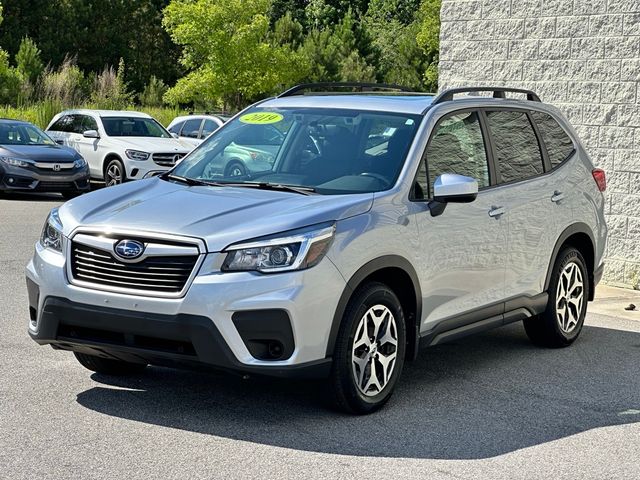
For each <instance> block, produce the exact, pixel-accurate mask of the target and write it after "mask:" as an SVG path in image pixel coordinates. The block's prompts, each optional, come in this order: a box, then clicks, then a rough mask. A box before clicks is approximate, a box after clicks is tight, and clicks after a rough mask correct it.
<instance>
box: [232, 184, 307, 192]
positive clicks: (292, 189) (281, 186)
mask: <svg viewBox="0 0 640 480" xmlns="http://www.w3.org/2000/svg"><path fill="white" fill-rule="evenodd" d="M224 185H228V186H231V187H250V188H258V189H260V190H279V191H281V192H291V193H298V194H300V195H315V194H316V189H315V188H312V187H302V186H299V185H287V184H284V183H268V182H235V183H231V182H224Z"/></svg>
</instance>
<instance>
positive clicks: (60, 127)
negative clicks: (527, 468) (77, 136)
mask: <svg viewBox="0 0 640 480" xmlns="http://www.w3.org/2000/svg"><path fill="white" fill-rule="evenodd" d="M72 120H73V119H72V118H71V115H63V116H62V117H60V118H59V119H58V120H56V121H55V122H54V124H53V125H51V128H49V130H51V131H52V132H70V131H71V122H72Z"/></svg>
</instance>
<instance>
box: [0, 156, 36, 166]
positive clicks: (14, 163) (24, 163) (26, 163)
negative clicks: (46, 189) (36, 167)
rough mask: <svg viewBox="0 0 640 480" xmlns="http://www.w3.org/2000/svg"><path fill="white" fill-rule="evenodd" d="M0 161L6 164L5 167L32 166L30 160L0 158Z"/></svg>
mask: <svg viewBox="0 0 640 480" xmlns="http://www.w3.org/2000/svg"><path fill="white" fill-rule="evenodd" d="M0 161H2V162H4V163H6V164H7V165H11V166H13V167H28V166H29V165H31V164H32V162H31V161H30V160H23V159H22V158H14V157H0Z"/></svg>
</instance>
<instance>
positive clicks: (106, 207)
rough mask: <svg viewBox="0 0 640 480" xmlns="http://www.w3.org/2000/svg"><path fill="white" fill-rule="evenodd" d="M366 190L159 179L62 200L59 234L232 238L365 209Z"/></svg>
mask: <svg viewBox="0 0 640 480" xmlns="http://www.w3.org/2000/svg"><path fill="white" fill-rule="evenodd" d="M372 202H373V194H372V193H364V194H355V195H309V196H307V195H299V194H296V193H288V192H279V191H273V190H258V189H255V188H244V187H209V186H192V187H189V186H186V185H182V184H177V183H173V182H167V181H164V180H161V179H159V178H152V179H147V180H139V181H136V182H131V183H128V184H124V185H119V186H117V187H109V188H104V189H102V190H98V191H95V192H92V193H90V194H86V195H83V196H81V197H78V198H76V199H73V200H71V201H69V202H67V203H65V204H64V205H63V206H62V207H61V208H60V211H59V215H60V220H61V221H62V224H63V230H64V232H63V233H64V234H65V235H67V236H69V235H70V234H71V233H72V232H73V231H74V230H75V229H76V228H77V227H80V226H82V227H95V228H99V229H103V228H104V229H105V230H107V229H108V230H112V231H118V230H119V229H122V230H141V231H144V232H151V233H168V234H174V235H181V236H189V237H195V238H200V239H203V240H204V241H205V243H206V245H207V249H208V251H210V252H217V251H221V250H223V249H224V248H225V247H227V246H228V245H230V244H232V243H236V242H240V241H244V240H249V239H252V238H256V237H260V236H263V235H270V234H273V233H279V232H284V231H287V230H292V229H295V228H300V227H305V226H308V225H314V224H317V223H322V222H328V221H334V220H341V219H344V218H348V217H351V216H354V215H358V214H361V213H365V212H367V211H368V210H369V209H370V208H371V204H372Z"/></svg>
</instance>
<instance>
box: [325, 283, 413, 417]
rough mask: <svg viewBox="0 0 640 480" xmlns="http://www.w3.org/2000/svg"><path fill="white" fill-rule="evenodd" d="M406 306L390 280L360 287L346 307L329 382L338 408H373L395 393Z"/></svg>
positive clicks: (401, 362)
mask: <svg viewBox="0 0 640 480" xmlns="http://www.w3.org/2000/svg"><path fill="white" fill-rule="evenodd" d="M405 338H406V333H405V321H404V314H403V311H402V306H401V304H400V301H399V300H398V297H396V295H395V293H393V291H392V290H391V289H390V288H389V287H387V286H386V285H384V284H382V283H378V282H371V283H368V284H366V285H364V286H363V287H361V288H359V289H358V290H357V291H356V293H355V294H354V296H353V297H352V299H351V300H350V302H349V305H348V306H347V309H346V311H345V314H344V317H343V320H342V325H341V326H340V332H339V333H338V338H337V340H336V347H335V352H334V356H333V365H332V371H331V381H332V383H333V391H334V394H335V400H336V403H337V405H338V407H339V408H340V409H342V410H345V411H347V412H350V413H358V414H366V413H372V412H374V411H376V410H378V409H379V408H380V407H382V406H383V405H384V404H385V403H386V402H387V401H388V400H389V398H390V397H391V394H392V393H393V389H394V387H395V384H396V382H397V380H398V377H399V376H400V373H401V372H402V366H403V365H404V354H405Z"/></svg>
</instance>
